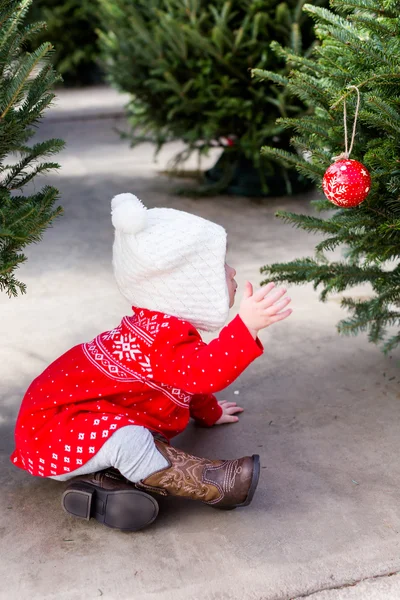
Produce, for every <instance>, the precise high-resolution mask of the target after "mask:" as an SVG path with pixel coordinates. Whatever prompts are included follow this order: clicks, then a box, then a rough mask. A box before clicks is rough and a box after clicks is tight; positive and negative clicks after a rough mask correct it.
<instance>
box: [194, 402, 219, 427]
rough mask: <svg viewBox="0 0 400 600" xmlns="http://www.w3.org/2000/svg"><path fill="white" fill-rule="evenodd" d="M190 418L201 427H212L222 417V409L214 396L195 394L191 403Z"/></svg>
mask: <svg viewBox="0 0 400 600" xmlns="http://www.w3.org/2000/svg"><path fill="white" fill-rule="evenodd" d="M189 410H190V416H191V417H192V419H194V420H195V421H197V422H198V423H199V424H200V425H205V426H206V427H211V426H212V425H215V423H216V422H217V421H218V419H219V418H220V416H221V415H222V408H221V407H220V405H219V404H218V401H217V399H216V397H215V396H214V395H213V394H195V395H194V396H192V399H191V401H190V407H189Z"/></svg>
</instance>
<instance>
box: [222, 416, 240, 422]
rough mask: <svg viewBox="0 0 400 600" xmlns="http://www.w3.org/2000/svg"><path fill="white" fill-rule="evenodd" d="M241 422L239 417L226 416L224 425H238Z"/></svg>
mask: <svg viewBox="0 0 400 600" xmlns="http://www.w3.org/2000/svg"><path fill="white" fill-rule="evenodd" d="M238 421H239V417H234V416H233V415H224V423H237V422H238Z"/></svg>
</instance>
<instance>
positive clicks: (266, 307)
mask: <svg viewBox="0 0 400 600" xmlns="http://www.w3.org/2000/svg"><path fill="white" fill-rule="evenodd" d="M274 287H275V284H274V283H273V282H272V281H271V282H270V283H268V285H264V286H263V287H261V288H260V289H259V290H257V291H256V292H254V293H253V286H252V285H251V283H250V281H246V287H245V290H244V294H243V299H242V302H241V304H240V309H239V316H240V318H241V319H242V321H243V323H244V324H245V325H246V327H247V328H248V330H249V331H250V333H251V334H252V335H253V337H254V339H255V338H256V337H257V333H258V332H259V330H260V329H265V327H269V325H272V324H273V323H277V322H278V321H282V320H283V319H286V318H287V317H288V316H289V315H291V314H292V310H291V309H290V308H289V309H288V310H283V309H284V308H285V307H286V306H287V305H288V304H289V302H290V298H287V297H286V298H283V296H284V295H285V294H286V289H285V288H280V289H274Z"/></svg>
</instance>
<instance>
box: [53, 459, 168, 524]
mask: <svg viewBox="0 0 400 600" xmlns="http://www.w3.org/2000/svg"><path fill="white" fill-rule="evenodd" d="M62 507H63V508H64V510H65V511H66V512H68V513H69V514H71V515H74V516H75V517H81V518H82V519H87V520H89V519H90V518H91V517H93V518H94V519H96V520H97V521H99V523H103V524H104V525H107V527H113V528H115V529H122V530H124V531H138V530H139V529H143V527H146V526H147V525H150V523H152V522H153V521H154V520H155V519H156V517H157V515H158V502H157V501H156V500H155V499H154V498H153V497H152V496H149V494H146V493H144V492H141V491H139V490H138V489H137V488H136V487H135V484H134V483H131V482H130V481H129V480H128V479H126V478H125V477H123V475H121V473H120V472H119V471H117V470H116V469H112V468H110V469H106V470H104V471H99V472H98V473H90V474H89V475H81V476H80V477H76V478H74V479H71V482H70V483H69V485H68V487H67V488H66V490H65V491H64V493H63V495H62Z"/></svg>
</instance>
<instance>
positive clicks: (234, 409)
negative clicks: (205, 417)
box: [215, 400, 243, 425]
mask: <svg viewBox="0 0 400 600" xmlns="http://www.w3.org/2000/svg"><path fill="white" fill-rule="evenodd" d="M218 404H219V405H220V407H221V408H222V415H221V416H220V418H219V419H218V421H217V422H216V423H215V425H223V424H224V423H236V421H239V417H235V416H234V415H235V414H236V413H239V412H243V408H241V407H240V406H237V404H236V402H228V401H227V400H221V402H218Z"/></svg>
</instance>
